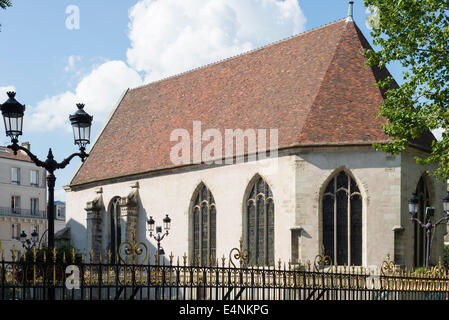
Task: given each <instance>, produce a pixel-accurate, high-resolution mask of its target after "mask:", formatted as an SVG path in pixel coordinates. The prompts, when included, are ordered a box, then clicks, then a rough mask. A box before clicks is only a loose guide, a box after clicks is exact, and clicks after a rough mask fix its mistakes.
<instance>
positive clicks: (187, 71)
mask: <svg viewBox="0 0 449 320" xmlns="http://www.w3.org/2000/svg"><path fill="white" fill-rule="evenodd" d="M345 19H346V18H342V19H338V20H335V21H332V22H329V23H326V24H323V25H321V26H319V27H316V28H312V29H310V30H306V31H303V32H301V33H297V34H294V35H291V36H289V37H287V38H283V39H281V40H276V41H273V42H270V43H268V44H266V45H263V46H261V47H257V48H254V49H251V50H248V51H244V52H242V53H239V54H237V55H234V56H230V57H227V58H223V59H220V60H217V61H214V62H210V63H208V64H205V65H202V66H199V67H196V68H192V69H189V70H186V71H183V72H180V73H177V74H174V75H171V76H167V77H165V78H161V79H159V80H156V81H153V82H149V83H146V84H143V85H140V86H137V87H134V88H132V89H130V91H134V90H138V89H141V88H144V87H147V86H149V85H152V84H156V83H160V82H163V81H167V80H171V79H173V78H176V77H179V76H181V75H184V74H188V73H192V72H194V71H197V70H200V69H204V68H207V67H209V66H213V65H217V64H220V63H222V62H226V61H230V60H233V59H236V58H239V57H241V56H244V55H248V54H252V53H255V52H256V51H260V50H263V49H266V48H268V47H270V46H273V45H277V44H280V43H283V42H285V41H288V40H291V39H293V38H296V37H300V36H302V35H305V34H308V33H311V32H314V31H318V30H320V29H323V28H325V27H328V26H330V25H333V24H335V23H338V22H343V21H345Z"/></svg>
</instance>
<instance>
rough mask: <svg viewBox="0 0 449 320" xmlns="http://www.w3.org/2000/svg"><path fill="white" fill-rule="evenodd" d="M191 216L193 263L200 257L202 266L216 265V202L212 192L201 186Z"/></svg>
mask: <svg viewBox="0 0 449 320" xmlns="http://www.w3.org/2000/svg"><path fill="white" fill-rule="evenodd" d="M194 199H195V200H194V203H193V207H192V212H191V216H192V219H193V230H192V231H191V232H192V233H191V237H192V238H193V250H192V253H193V261H194V262H197V261H198V260H197V259H198V257H199V261H200V263H201V265H215V259H216V216H217V209H216V207H215V200H214V197H213V195H212V193H211V192H210V190H209V189H208V188H207V187H206V186H205V185H204V184H201V185H200V187H199V188H198V191H197V193H196V194H195V195H194Z"/></svg>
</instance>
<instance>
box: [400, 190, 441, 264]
mask: <svg viewBox="0 0 449 320" xmlns="http://www.w3.org/2000/svg"><path fill="white" fill-rule="evenodd" d="M442 200H443V213H444V217H443V218H441V219H440V220H438V221H437V222H435V223H432V217H433V215H434V213H435V208H432V207H426V215H425V217H424V219H425V221H421V220H419V219H418V218H415V215H416V214H417V213H418V203H419V198H418V196H417V195H416V193H415V192H414V193H413V194H412V196H411V197H410V199H408V211H409V213H410V220H411V221H412V222H416V223H417V224H418V225H419V226H420V227H421V228H423V229H424V230H426V269H428V268H429V259H430V233H431V230H432V229H433V228H435V227H436V226H437V225H439V224H440V223H442V222H447V221H448V220H449V192H446V195H445V196H444V198H443V199H442Z"/></svg>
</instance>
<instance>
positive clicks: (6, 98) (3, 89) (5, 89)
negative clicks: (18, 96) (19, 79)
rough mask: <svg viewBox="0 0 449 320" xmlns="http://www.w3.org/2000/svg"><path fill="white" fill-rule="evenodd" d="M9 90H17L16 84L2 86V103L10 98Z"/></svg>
mask: <svg viewBox="0 0 449 320" xmlns="http://www.w3.org/2000/svg"><path fill="white" fill-rule="evenodd" d="M8 91H16V88H15V87H14V86H6V87H0V104H1V103H3V102H5V101H6V100H8V96H7V95H6V93H7V92H8Z"/></svg>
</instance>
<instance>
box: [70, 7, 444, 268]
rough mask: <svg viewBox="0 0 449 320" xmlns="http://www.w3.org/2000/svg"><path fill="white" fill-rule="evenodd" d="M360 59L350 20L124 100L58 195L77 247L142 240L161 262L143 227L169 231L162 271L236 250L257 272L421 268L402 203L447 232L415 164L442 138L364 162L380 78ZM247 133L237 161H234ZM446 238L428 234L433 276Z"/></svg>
mask: <svg viewBox="0 0 449 320" xmlns="http://www.w3.org/2000/svg"><path fill="white" fill-rule="evenodd" d="M367 48H370V45H369V43H368V41H367V40H366V38H365V37H364V35H363V34H362V33H361V31H360V29H359V28H358V27H357V25H356V24H355V23H354V21H353V19H352V17H351V16H349V17H348V18H346V19H342V20H339V21H336V22H333V23H330V24H328V25H325V26H322V27H319V28H316V29H313V30H310V31H307V32H304V33H302V34H299V35H296V36H293V37H290V38H288V39H284V40H281V41H278V42H275V43H272V44H269V45H267V46H265V47H262V48H259V49H256V50H253V51H250V52H247V53H244V54H241V55H238V56H235V57H231V58H228V59H225V60H222V61H219V62H216V63H213V64H210V65H206V66H204V67H200V68H197V69H194V70H191V71H188V72H185V73H182V74H179V75H176V76H172V77H169V78H166V79H163V80H160V81H156V82H153V83H150V84H147V85H144V86H142V87H138V88H134V89H130V90H127V91H126V93H125V94H124V95H123V97H122V98H121V101H120V102H119V104H118V105H117V106H116V108H115V109H114V111H113V112H112V114H111V116H110V118H109V119H108V120H107V123H106V124H105V125H104V128H103V130H102V131H101V132H100V134H99V136H98V138H97V140H96V142H95V143H94V144H93V145H92V148H91V150H90V156H89V158H87V160H86V161H85V162H84V163H83V164H82V166H81V167H80V168H79V169H78V170H77V172H76V173H75V175H74V177H73V179H72V180H71V182H70V185H68V186H67V187H66V188H65V189H66V192H67V200H66V217H67V224H68V226H69V227H70V228H71V237H72V239H71V241H72V244H73V245H74V246H75V247H77V248H79V249H81V250H86V251H87V252H89V251H90V250H91V249H93V250H94V251H95V252H100V251H101V252H103V254H105V253H106V252H107V250H111V251H112V252H113V254H115V252H117V250H118V249H119V247H120V244H121V243H124V242H125V241H127V240H131V238H132V235H133V233H135V234H136V235H137V240H138V241H143V242H144V243H146V244H147V245H148V246H149V247H150V248H151V250H150V251H151V252H150V254H151V256H152V257H154V254H155V247H156V242H155V240H154V239H152V237H150V236H149V232H148V231H147V229H148V225H147V220H148V219H150V217H152V219H154V220H155V222H156V225H161V226H162V225H163V219H164V217H166V215H169V217H170V218H171V229H170V231H169V234H168V235H167V236H166V237H165V238H164V240H163V241H162V242H161V245H162V247H163V249H164V251H165V255H166V257H167V256H168V255H169V254H170V253H173V255H174V256H175V257H176V256H179V257H181V256H183V255H184V254H187V256H188V261H189V263H200V264H209V263H211V261H212V263H215V261H216V260H217V259H220V258H221V257H222V256H223V255H224V256H225V257H226V258H228V255H229V252H230V250H231V249H232V248H234V247H238V246H239V241H240V239H242V241H243V247H244V248H245V249H247V250H248V251H249V262H248V263H249V264H250V265H259V266H261V265H273V264H274V263H275V262H276V263H277V261H278V260H279V259H280V260H281V261H283V262H286V263H287V262H288V261H291V262H292V263H298V262H302V263H304V262H305V261H307V260H311V261H313V259H314V258H315V256H316V255H318V254H319V253H320V252H321V250H322V249H324V253H325V254H326V255H328V256H330V257H331V258H332V261H333V262H334V263H335V264H338V265H344V264H346V265H363V266H370V265H376V266H379V265H380V264H381V263H382V261H383V260H384V259H385V258H386V256H387V254H390V256H391V257H392V259H394V261H395V262H396V264H398V265H403V266H408V267H412V266H421V265H423V263H424V259H425V245H426V243H425V235H424V234H423V232H422V230H421V229H419V228H417V226H416V225H415V224H413V223H412V222H411V221H410V215H409V212H408V205H407V200H408V199H409V198H410V196H411V195H412V193H413V192H417V195H418V197H419V198H420V212H419V213H418V215H419V216H421V217H422V216H423V214H424V212H425V208H426V207H435V218H436V219H438V218H440V217H442V216H443V209H442V201H441V199H442V198H443V196H444V193H445V191H446V186H445V184H444V183H441V182H438V181H437V180H435V179H434V178H433V177H431V176H429V175H427V174H426V171H427V170H431V169H432V168H431V167H429V166H423V165H418V164H416V162H415V156H423V155H426V154H427V153H428V152H429V150H430V147H431V143H432V141H433V139H435V138H434V137H433V135H432V134H431V133H430V132H429V133H428V134H426V135H424V136H422V137H420V138H418V139H414V140H411V141H410V142H409V146H408V147H407V149H406V150H405V151H404V152H403V153H402V154H400V155H397V156H392V155H390V154H387V153H384V152H380V151H376V150H375V149H374V148H373V144H375V143H386V142H388V141H391V140H390V139H391V138H390V137H388V136H387V135H385V134H384V132H383V130H382V124H384V123H385V121H386V120H385V119H383V118H381V117H377V116H376V114H377V113H378V106H379V104H380V103H382V99H383V92H382V91H381V90H380V89H379V88H378V87H376V82H377V81H378V80H380V79H383V78H385V77H386V76H388V75H389V73H388V71H387V70H385V69H383V70H380V69H378V68H370V67H366V66H365V63H366V59H365V58H364V56H363V49H367ZM180 54H182V52H180ZM198 130H199V132H200V134H198ZM229 130H231V131H233V132H234V134H235V136H234V138H235V139H234V138H232V139H231V140H230V141H229V140H226V141H225V139H224V137H225V136H227V134H228V133H229ZM242 132H243V134H244V137H243V138H244V139H243V144H242V141H239V142H240V144H241V145H240V146H242V145H243V146H244V148H243V152H242V153H239V152H238V151H236V152H233V151H234V142H235V143H236V148H235V149H238V148H237V144H238V142H237V140H238V137H237V136H238V133H242ZM252 132H253V133H254V132H255V133H256V136H254V135H251V133H252ZM220 136H221V137H223V138H222V139H223V140H222V141H214V144H213V145H214V146H218V147H214V148H210V147H211V141H212V138H213V139H215V140H217V139H219V137H220ZM268 137H269V139H268ZM256 140H257V151H258V152H257V157H256V156H255V155H256V149H254V148H252V147H251V146H252V145H253V144H254V143H253V142H254V141H256ZM268 140H269V142H268ZM183 141H184V142H185V141H188V144H187V148H185V145H184V146H183V147H181V143H182V142H183ZM229 142H230V143H231V149H230V150H231V151H232V152H228V151H229V149H226V148H227V147H229ZM207 146H209V148H208V147H207ZM261 146H262V147H261ZM211 149H212V151H213V152H212V153H208V152H205V151H211ZM198 150H200V151H198ZM201 151H202V152H201ZM260 151H267V152H260ZM205 154H207V155H210V157H209V158H208V157H205ZM180 155H182V158H183V160H182V161H178V160H179V158H180ZM198 155H200V156H198ZM178 156H179V157H178ZM206 158H207V159H206ZM175 160H176V161H175ZM206 160H216V161H206ZM239 160H240V161H239ZM445 233H446V228H445V227H444V226H439V227H437V228H436V229H435V232H434V234H433V236H432V240H431V248H432V258H431V262H435V261H436V260H437V257H438V256H439V255H441V254H442V250H443V236H444V234H445ZM220 261H221V260H220Z"/></svg>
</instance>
